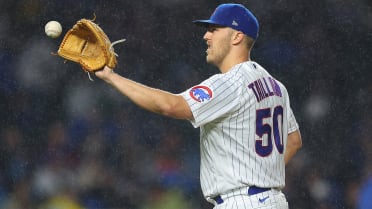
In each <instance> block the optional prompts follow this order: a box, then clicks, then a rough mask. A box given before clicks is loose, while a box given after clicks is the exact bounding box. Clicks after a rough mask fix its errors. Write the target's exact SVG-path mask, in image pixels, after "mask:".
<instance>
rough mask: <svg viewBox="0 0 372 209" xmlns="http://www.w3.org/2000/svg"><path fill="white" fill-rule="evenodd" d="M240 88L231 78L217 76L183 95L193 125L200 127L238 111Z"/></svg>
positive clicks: (221, 75)
mask: <svg viewBox="0 0 372 209" xmlns="http://www.w3.org/2000/svg"><path fill="white" fill-rule="evenodd" d="M240 86H241V85H238V84H237V83H236V82H234V80H233V79H231V77H229V76H226V75H223V74H217V75H214V76H212V77H210V78H209V79H207V80H205V81H203V82H202V83H200V84H199V85H196V86H193V87H191V88H190V89H188V90H186V91H184V92H183V93H181V95H182V96H183V97H184V99H185V100H186V102H187V103H188V104H189V106H190V109H191V112H192V114H193V116H194V120H193V121H190V122H191V123H192V125H193V126H194V127H195V128H197V127H200V126H202V125H204V124H206V123H210V122H212V121H213V120H216V119H217V118H220V117H223V116H224V115H226V114H227V113H229V112H231V111H234V110H236V109H237V108H238V107H239V104H240V99H239V98H240V97H239V95H240V93H241V89H240V88H239V87H240Z"/></svg>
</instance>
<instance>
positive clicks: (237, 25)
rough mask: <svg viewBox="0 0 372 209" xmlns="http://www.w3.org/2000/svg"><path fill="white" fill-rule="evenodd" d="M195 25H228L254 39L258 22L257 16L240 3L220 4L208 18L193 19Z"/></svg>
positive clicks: (256, 35)
mask: <svg viewBox="0 0 372 209" xmlns="http://www.w3.org/2000/svg"><path fill="white" fill-rule="evenodd" d="M193 22H194V23H195V24H197V25H201V26H207V25H209V24H215V25H220V26H226V27H230V28H232V29H235V30H238V31H241V32H243V33H244V34H245V35H247V36H249V37H251V38H253V39H254V40H256V39H257V38H258V31H259V24H258V20H257V18H256V17H255V16H254V15H253V13H252V12H251V11H249V10H248V9H247V8H246V7H244V6H243V5H241V4H221V5H219V6H218V7H217V8H216V9H215V10H214V12H213V14H212V16H211V17H210V18H209V19H208V20H195V21H193Z"/></svg>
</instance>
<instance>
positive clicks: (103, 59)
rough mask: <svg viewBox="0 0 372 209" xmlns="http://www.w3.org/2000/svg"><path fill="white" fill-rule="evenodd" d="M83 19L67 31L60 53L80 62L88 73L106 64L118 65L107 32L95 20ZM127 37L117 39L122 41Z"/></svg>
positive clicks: (111, 66)
mask: <svg viewBox="0 0 372 209" xmlns="http://www.w3.org/2000/svg"><path fill="white" fill-rule="evenodd" d="M93 21H94V20H87V19H81V20H79V21H77V23H76V24H75V25H74V26H73V27H72V28H71V29H70V30H69V31H68V32H67V33H66V35H65V36H64V38H63V40H62V43H61V45H60V46H59V49H58V55H59V56H61V57H63V58H65V59H67V60H71V61H73V62H77V63H79V64H80V65H81V66H82V68H83V70H85V71H87V72H88V73H90V72H94V71H97V70H101V69H102V68H103V67H105V65H107V66H108V67H110V68H115V67H116V65H117V60H116V56H117V54H116V53H115V52H114V49H113V45H114V44H116V43H115V42H114V43H111V41H110V39H109V38H108V37H107V35H106V33H105V32H104V31H103V30H102V29H101V28H100V27H99V26H98V25H97V24H96V23H94V22H93ZM124 40H125V39H122V40H119V41H116V42H122V41H124Z"/></svg>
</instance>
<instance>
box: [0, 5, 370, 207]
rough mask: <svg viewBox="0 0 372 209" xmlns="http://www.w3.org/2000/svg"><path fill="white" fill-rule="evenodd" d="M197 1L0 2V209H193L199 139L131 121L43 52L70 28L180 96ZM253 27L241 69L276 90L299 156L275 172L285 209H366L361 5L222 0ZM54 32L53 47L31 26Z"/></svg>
mask: <svg viewBox="0 0 372 209" xmlns="http://www.w3.org/2000/svg"><path fill="white" fill-rule="evenodd" d="M224 2H225V1H207V0H152V1H145V0H136V1H129V0H128V1H125V0H107V1H105V0H63V1H57V0H17V1H13V0H1V1H0V69H1V70H0V101H1V102H0V137H1V138H0V149H1V150H0V208H2V209H25V208H32V209H33V208H35V209H52V208H53V209H54V208H59V209H83V208H84V209H103V208H106V209H108V208H112V209H114V208H115V209H116V208H117V209H119V208H121V209H175V208H177V209H191V208H192V209H199V208H200V209H201V208H203V209H205V208H212V205H210V204H209V203H207V202H206V201H205V200H203V198H202V195H201V192H200V187H199V141H198V139H199V138H198V137H199V132H198V130H197V129H194V128H192V126H191V125H190V124H189V123H188V122H185V121H178V120H173V119H168V118H164V117H161V116H158V115H155V114H151V113H148V112H145V111H144V110H141V109H139V108H138V107H136V106H134V105H133V104H132V103H131V102H129V101H128V100H127V99H126V98H125V97H123V96H121V95H120V94H118V93H117V92H116V91H115V90H113V89H112V88H111V87H109V86H108V85H106V84H105V83H103V82H102V81H100V80H97V79H96V80H95V81H94V82H91V81H89V79H88V77H87V75H86V74H85V73H84V72H83V71H82V70H81V68H80V67H79V66H78V65H77V64H75V63H71V62H67V63H65V62H64V60H63V59H61V58H60V57H58V56H54V55H52V54H51V53H53V52H56V51H57V49H58V45H59V42H60V41H61V39H62V36H63V34H64V33H65V32H66V30H67V29H68V28H70V27H71V26H72V25H73V24H74V23H75V22H76V21H77V20H79V19H80V18H93V16H94V14H95V15H96V16H97V19H96V22H97V23H99V24H100V25H101V27H102V28H103V29H104V30H105V31H106V33H107V34H108V35H109V36H110V39H111V40H112V41H114V40H117V39H121V38H126V39H127V42H125V43H124V44H119V45H117V46H116V47H115V48H116V52H117V53H118V54H119V59H118V60H119V66H118V67H117V69H116V71H117V72H118V73H120V74H122V75H124V76H127V77H129V78H131V79H133V80H135V81H138V82H141V83H144V84H147V85H150V86H152V87H156V88H161V89H165V90H169V91H172V92H174V93H178V92H181V91H183V90H185V89H186V88H188V87H191V86H192V85H194V84H198V83H199V82H200V81H202V80H204V79H205V78H207V77H209V76H210V75H212V74H214V73H217V69H215V68H214V67H212V66H209V65H207V64H206V63H205V60H204V59H205V58H204V53H205V48H206V46H205V43H204V41H203V40H202V36H203V34H204V30H203V29H202V28H199V27H196V26H194V25H193V24H192V20H194V19H199V18H208V17H209V15H210V14H211V12H212V11H213V10H214V8H215V7H216V6H217V5H218V4H219V3H224ZM235 2H236V3H243V4H245V5H246V6H247V7H249V8H250V9H251V10H252V11H253V12H254V13H255V14H256V15H257V17H258V19H259V21H260V24H261V31H260V37H259V39H258V41H257V43H256V45H255V49H254V50H253V54H252V59H253V60H255V61H257V62H259V63H261V64H262V65H263V66H264V67H266V68H267V69H268V70H269V71H270V73H271V74H273V75H274V76H276V77H277V78H278V79H279V80H281V81H282V82H283V83H284V84H285V85H286V86H287V88H288V91H289V93H290V96H291V102H292V108H293V110H294V112H295V114H296V115H297V119H298V122H299V124H300V127H301V131H302V135H303V149H302V150H301V151H300V152H299V153H298V154H297V155H296V157H295V159H294V160H293V161H292V162H291V163H290V165H288V167H287V178H286V182H287V186H286V188H285V190H284V192H285V194H286V195H287V197H288V200H289V203H290V208H294V209H295V208H296V209H341V208H345V209H346V208H350V209H367V208H368V209H371V208H372V205H371V204H372V203H371V201H372V200H371V199H372V198H371V197H372V164H371V162H372V139H371V136H372V117H371V116H372V83H371V78H372V73H371V72H372V61H371V60H372V59H371V57H372V51H371V49H372V47H371V46H372V1H370V0H313V1H302V2H300V3H299V2H298V1H293V0H280V1H274V0H266V1H253V0H246V1H238V0H237V1H235ZM49 20H57V21H59V22H60V23H61V24H62V26H63V34H62V36H61V37H60V38H57V39H50V38H48V37H46V36H45V34H44V25H45V23H47V22H48V21H49Z"/></svg>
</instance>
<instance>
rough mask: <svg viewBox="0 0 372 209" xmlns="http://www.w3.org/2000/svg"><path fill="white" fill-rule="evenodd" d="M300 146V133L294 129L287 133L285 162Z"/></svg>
mask: <svg viewBox="0 0 372 209" xmlns="http://www.w3.org/2000/svg"><path fill="white" fill-rule="evenodd" d="M301 147H302V139H301V133H300V131H299V130H296V131H294V132H292V133H290V134H288V141H287V146H286V149H285V153H284V161H285V164H287V163H288V162H289V161H290V160H291V159H292V157H293V156H294V155H295V154H296V153H297V151H298V150H299V149H300V148H301Z"/></svg>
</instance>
